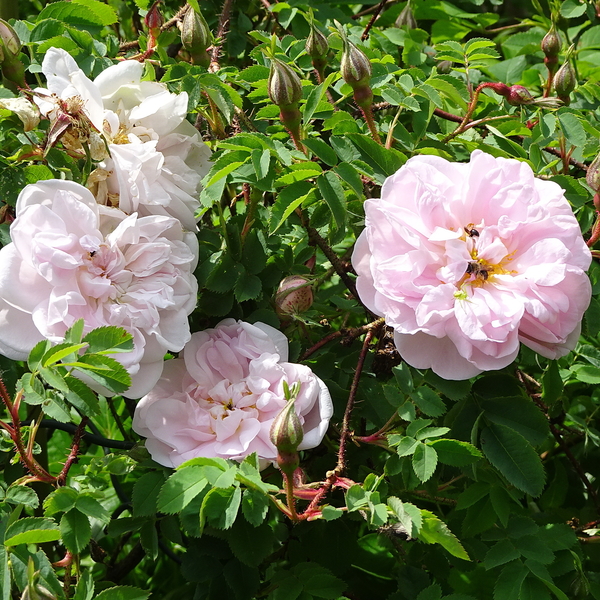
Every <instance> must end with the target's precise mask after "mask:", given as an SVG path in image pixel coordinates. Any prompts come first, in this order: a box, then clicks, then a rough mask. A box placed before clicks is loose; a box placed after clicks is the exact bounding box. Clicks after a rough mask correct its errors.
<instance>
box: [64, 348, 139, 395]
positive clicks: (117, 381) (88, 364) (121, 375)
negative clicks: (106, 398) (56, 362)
mask: <svg viewBox="0 0 600 600" xmlns="http://www.w3.org/2000/svg"><path fill="white" fill-rule="evenodd" d="M63 364H65V365H67V366H72V367H74V368H76V369H78V370H80V371H83V372H84V373H85V374H86V375H88V376H89V377H91V378H92V379H94V380H95V381H97V382H98V383H100V384H101V385H103V386H105V387H107V388H108V389H109V390H110V391H111V392H114V393H115V394H120V393H122V392H125V391H127V390H128V389H129V386H131V376H130V375H129V373H128V372H127V371H126V370H125V367H124V366H123V365H122V364H121V363H120V362H118V361H116V360H115V359H114V358H111V357H110V356H104V355H102V354H84V355H83V356H81V357H79V359H78V360H77V361H76V362H73V363H63Z"/></svg>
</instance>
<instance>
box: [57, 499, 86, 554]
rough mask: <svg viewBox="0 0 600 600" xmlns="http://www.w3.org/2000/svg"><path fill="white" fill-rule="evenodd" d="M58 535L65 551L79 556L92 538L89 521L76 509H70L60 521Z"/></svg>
mask: <svg viewBox="0 0 600 600" xmlns="http://www.w3.org/2000/svg"><path fill="white" fill-rule="evenodd" d="M60 533H61V538H62V543H63V544H64V545H65V547H66V549H67V550H69V552H72V553H73V554H81V552H82V551H83V550H84V549H85V548H86V547H87V545H88V544H89V543H90V539H91V537H92V528H91V526H90V520H89V519H88V518H87V517H86V516H85V515H84V514H83V513H82V512H79V511H78V510H77V509H76V508H72V509H71V510H70V511H69V512H66V513H65V514H64V515H63V516H62V519H61V520H60Z"/></svg>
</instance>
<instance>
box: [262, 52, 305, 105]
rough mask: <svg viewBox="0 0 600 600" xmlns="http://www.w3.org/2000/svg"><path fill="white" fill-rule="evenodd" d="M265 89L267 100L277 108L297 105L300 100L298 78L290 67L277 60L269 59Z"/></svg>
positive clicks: (300, 91)
mask: <svg viewBox="0 0 600 600" xmlns="http://www.w3.org/2000/svg"><path fill="white" fill-rule="evenodd" d="M267 88H268V92H269V98H271V101H272V102H273V104H276V105H277V106H279V107H282V106H290V105H293V104H297V103H298V102H300V99H301V98H302V82H301V81H300V77H298V75H297V74H296V71H294V69H292V67H290V65H288V64H287V63H284V62H283V61H281V60H279V59H278V58H274V57H273V58H272V59H271V70H270V71H269V80H268V82H267Z"/></svg>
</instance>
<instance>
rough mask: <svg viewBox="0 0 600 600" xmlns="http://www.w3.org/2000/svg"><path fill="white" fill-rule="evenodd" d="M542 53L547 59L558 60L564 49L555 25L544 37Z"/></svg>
mask: <svg viewBox="0 0 600 600" xmlns="http://www.w3.org/2000/svg"><path fill="white" fill-rule="evenodd" d="M541 47H542V52H543V53H544V54H545V55H546V58H554V59H555V58H556V57H557V56H558V55H559V53H560V49H561V47H562V42H561V40H560V36H559V35H558V33H556V29H554V25H553V26H552V27H551V28H550V31H549V32H548V33H547V34H546V35H545V36H544V39H543V40H542V43H541Z"/></svg>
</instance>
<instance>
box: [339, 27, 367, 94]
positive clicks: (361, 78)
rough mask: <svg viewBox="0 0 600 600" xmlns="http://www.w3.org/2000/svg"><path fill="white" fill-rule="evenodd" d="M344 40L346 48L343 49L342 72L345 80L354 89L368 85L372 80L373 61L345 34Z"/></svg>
mask: <svg viewBox="0 0 600 600" xmlns="http://www.w3.org/2000/svg"><path fill="white" fill-rule="evenodd" d="M342 40H343V42H344V49H343V51H342V60H341V63H340V72H341V74H342V77H343V78H344V81H345V82H346V83H347V84H348V85H350V86H351V87H352V89H356V87H358V86H364V85H368V84H369V82H370V80H371V72H372V71H371V61H370V60H369V59H368V58H367V55H366V54H365V53H364V52H363V51H362V50H360V49H359V48H358V47H357V46H355V45H354V44H353V43H352V42H351V41H350V40H349V39H348V38H346V37H345V36H344V37H343V38H342Z"/></svg>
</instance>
